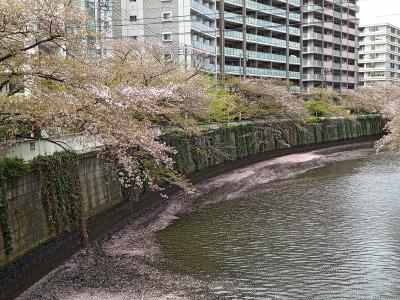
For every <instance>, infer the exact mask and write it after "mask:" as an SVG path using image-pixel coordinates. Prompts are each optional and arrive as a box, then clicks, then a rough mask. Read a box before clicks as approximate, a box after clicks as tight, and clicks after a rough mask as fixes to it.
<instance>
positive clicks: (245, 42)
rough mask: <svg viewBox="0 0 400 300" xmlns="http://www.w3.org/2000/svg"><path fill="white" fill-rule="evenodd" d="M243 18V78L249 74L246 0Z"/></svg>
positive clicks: (244, 0) (244, 1)
mask: <svg viewBox="0 0 400 300" xmlns="http://www.w3.org/2000/svg"><path fill="white" fill-rule="evenodd" d="M242 19H243V43H242V47H243V48H242V49H243V50H242V51H243V78H246V75H247V12H246V0H243V9H242Z"/></svg>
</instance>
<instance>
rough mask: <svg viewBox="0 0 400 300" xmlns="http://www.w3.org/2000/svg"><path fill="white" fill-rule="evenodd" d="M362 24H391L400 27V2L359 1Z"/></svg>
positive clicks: (380, 0) (381, 0)
mask: <svg viewBox="0 0 400 300" xmlns="http://www.w3.org/2000/svg"><path fill="white" fill-rule="evenodd" d="M358 5H359V6H360V12H359V14H358V17H359V18H360V24H361V25H364V24H377V23H391V24H393V25H396V26H398V27H400V0H359V1H358Z"/></svg>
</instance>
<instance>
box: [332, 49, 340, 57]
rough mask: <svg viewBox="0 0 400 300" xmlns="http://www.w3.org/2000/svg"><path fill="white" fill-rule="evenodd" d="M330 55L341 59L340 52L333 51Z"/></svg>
mask: <svg viewBox="0 0 400 300" xmlns="http://www.w3.org/2000/svg"><path fill="white" fill-rule="evenodd" d="M332 55H333V56H338V57H342V52H341V51H340V50H333V51H332Z"/></svg>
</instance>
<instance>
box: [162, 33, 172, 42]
mask: <svg viewBox="0 0 400 300" xmlns="http://www.w3.org/2000/svg"><path fill="white" fill-rule="evenodd" d="M162 40H163V41H164V42H171V41H172V33H171V32H163V34H162Z"/></svg>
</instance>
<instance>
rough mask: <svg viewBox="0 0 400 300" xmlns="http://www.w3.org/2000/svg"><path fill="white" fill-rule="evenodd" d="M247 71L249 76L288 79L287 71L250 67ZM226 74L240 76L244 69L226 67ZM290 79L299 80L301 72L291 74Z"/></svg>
mask: <svg viewBox="0 0 400 300" xmlns="http://www.w3.org/2000/svg"><path fill="white" fill-rule="evenodd" d="M218 69H219V68H218ZM246 71H247V74H248V75H250V76H261V77H276V78H286V71H284V70H272V69H262V68H250V67H248V68H246ZM225 72H226V73H228V74H235V75H240V74H243V67H240V66H231V65H225ZM289 78H292V79H299V78H300V73H299V72H289Z"/></svg>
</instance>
